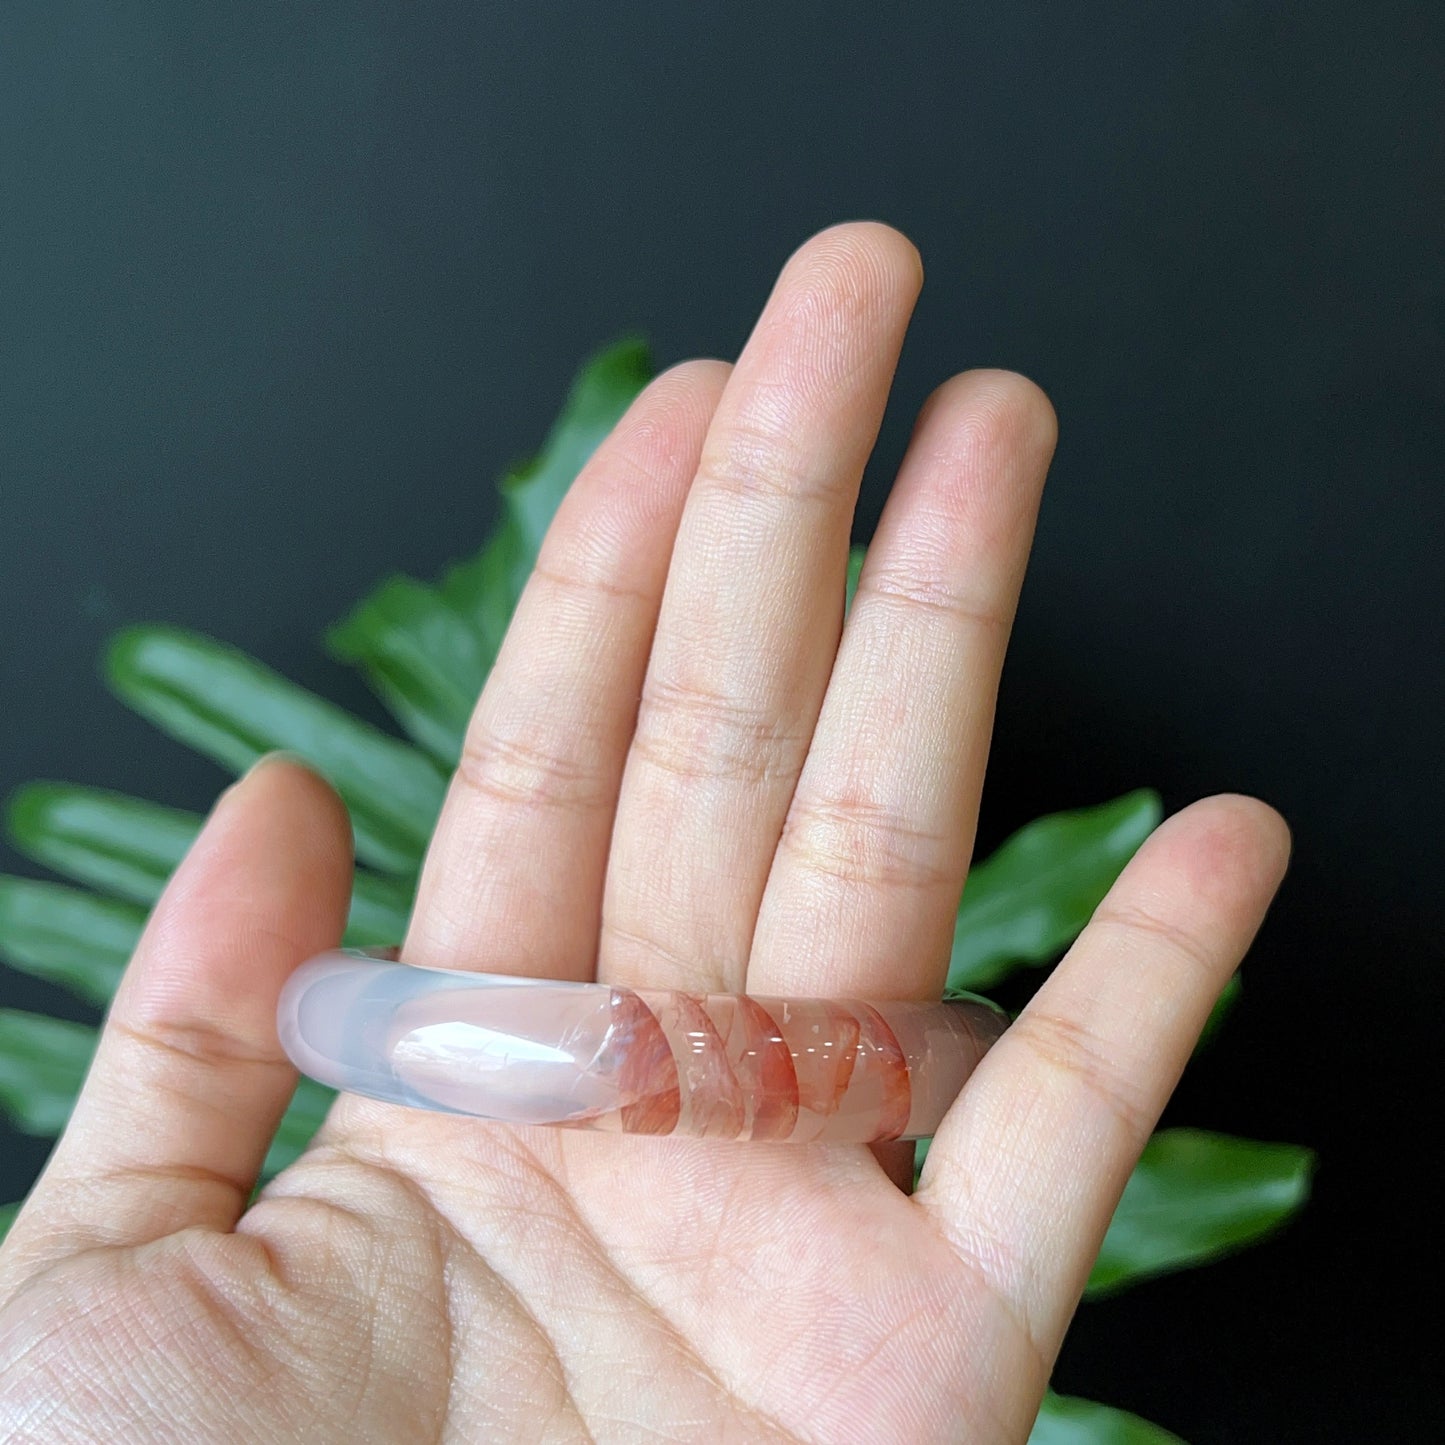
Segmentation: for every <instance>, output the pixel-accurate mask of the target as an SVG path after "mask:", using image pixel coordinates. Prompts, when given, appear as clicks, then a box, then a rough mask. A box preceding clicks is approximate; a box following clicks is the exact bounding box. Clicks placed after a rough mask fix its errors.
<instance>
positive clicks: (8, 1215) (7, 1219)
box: [0, 1199, 25, 1244]
mask: <svg viewBox="0 0 1445 1445" xmlns="http://www.w3.org/2000/svg"><path fill="white" fill-rule="evenodd" d="M24 1203H25V1201H24V1200H23V1199H17V1200H16V1201H15V1202H14V1203H13V1204H0V1244H4V1243H5V1236H6V1235H7V1234H9V1233H10V1226H11V1225H12V1224H14V1223H15V1216H16V1215H17V1214H19V1213H20V1206H21V1205H22V1204H24Z"/></svg>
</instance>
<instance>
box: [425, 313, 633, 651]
mask: <svg viewBox="0 0 1445 1445" xmlns="http://www.w3.org/2000/svg"><path fill="white" fill-rule="evenodd" d="M651 378H652V358H651V355H650V354H649V352H648V349H647V346H646V344H645V343H644V342H642V341H640V340H637V339H636V338H628V339H626V340H623V341H619V342H616V343H615V344H614V345H612V346H609V347H607V348H606V349H605V350H603V351H600V352H598V353H597V355H595V356H593V357H591V358H589V359H588V360H587V361H586V362H585V363H584V364H583V366H582V368H581V370H580V371H579V372H578V373H577V377H576V379H575V380H574V381H573V383H572V389H571V391H570V392H569V393H568V395H567V400H566V402H565V403H564V405H563V407H562V412H561V415H560V416H558V418H557V420H556V422H555V423H554V424H553V426H552V430H551V431H550V432H548V434H547V439H546V441H545V442H544V443H543V444H542V450H541V451H540V452H539V453H538V455H537V456H536V458H535V459H534V460H533V461H531V462H529V463H527V464H526V465H525V466H522V467H518V468H516V469H515V470H514V471H512V473H511V474H510V475H509V476H507V477H506V478H505V479H504V480H503V482H502V520H501V522H500V524H499V525H498V528H497V530H496V532H494V533H493V535H492V538H491V540H490V541H489V542H488V543H487V545H486V546H485V547H484V548H483V549H482V551H481V552H480V553H479V554H478V556H476V557H475V558H473V559H472V560H471V561H470V562H464V563H462V564H460V565H459V566H456V567H453V568H452V569H451V571H449V572H448V573H447V574H446V576H445V577H444V578H443V579H442V583H441V592H442V596H443V597H444V598H445V599H446V600H447V601H448V602H450V603H451V604H452V605H453V606H454V607H456V608H457V609H458V610H459V611H460V612H461V613H462V614H463V615H464V616H466V617H469V618H470V619H471V620H472V622H473V623H474V624H475V625H476V626H477V628H478V630H479V631H480V633H481V635H482V637H483V640H484V642H486V644H487V645H488V646H489V647H490V649H491V652H490V655H491V656H493V657H495V655H496V649H497V647H499V646H500V645H501V640H502V635H503V634H504V633H505V632H506V629H507V623H508V622H509V621H510V620H511V616H512V610H513V608H515V607H516V605H517V598H518V597H520V596H521V595H522V588H523V586H524V585H525V583H526V581H527V577H528V574H529V573H530V572H531V570H532V567H533V564H534V563H535V562H536V560H537V550H538V548H539V547H540V546H541V545H542V537H543V536H544V535H545V533H546V531H547V528H548V527H549V526H550V525H551V522H552V518H553V516H554V515H555V513H556V511H557V508H558V506H559V505H560V504H561V501H562V498H563V497H565V496H566V495H567V489H568V487H570V486H571V485H572V483H573V481H574V480H575V479H576V476H577V473H578V472H580V471H581V470H582V467H583V465H584V464H585V463H586V461H587V459H588V458H589V457H590V456H591V455H592V453H593V452H594V451H596V449H597V446H598V444H599V443H600V442H601V441H602V439H603V438H604V437H605V436H606V435H607V434H608V432H610V431H611V430H612V428H613V427H614V426H616V425H617V423H618V421H619V420H620V419H621V417H622V414H623V412H625V411H626V410H627V408H628V407H629V406H631V405H632V402H633V401H634V399H635V398H636V396H637V394H638V392H640V391H641V390H642V388H643V387H644V386H646V385H647V383H648V381H649V380H651Z"/></svg>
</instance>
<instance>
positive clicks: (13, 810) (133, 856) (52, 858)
mask: <svg viewBox="0 0 1445 1445" xmlns="http://www.w3.org/2000/svg"><path fill="white" fill-rule="evenodd" d="M7 822H8V824H9V832H10V837H11V839H12V840H13V841H14V844H15V846H16V847H17V848H18V849H19V850H20V851H21V852H22V853H24V854H26V855H27V856H28V857H30V858H33V859H34V860H35V861H36V862H37V863H43V864H44V865H45V866H46V867H47V868H52V869H54V870H55V872H57V873H63V874H65V875H67V876H68V877H71V878H76V879H79V880H80V881H81V882H82V883H89V884H91V885H93V886H94V887H96V888H99V889H100V890H101V891H102V892H103V893H113V894H115V895H116V896H117V897H120V898H129V899H132V900H133V901H134V902H136V903H144V904H146V905H150V904H152V903H154V902H155V901H156V899H157V898H159V897H160V892H161V889H162V888H164V887H165V884H166V879H168V878H169V877H170V876H171V874H172V873H173V872H174V871H175V868H176V865H177V864H178V863H179V862H180V861H181V859H182V857H183V856H184V855H185V852H186V849H187V848H189V847H190V846H191V844H192V842H194V841H195V836H196V834H197V833H198V832H199V831H200V828H201V822H202V819H201V818H200V817H199V816H198V815H197V814H195V813H185V812H181V811H180V810H179V809H176V808H163V807H162V806H161V805H160V804H159V803H149V802H145V801H143V800H142V799H140V798H128V797H126V796H125V795H124V794H122V793H108V792H103V791H102V790H101V789H99V788H83V787H80V786H78V785H76V784H72V783H27V784H26V785H25V786H24V787H22V788H20V789H19V790H18V791H17V792H16V793H15V795H14V797H13V798H12V799H11V800H10V808H9V814H8V818H7Z"/></svg>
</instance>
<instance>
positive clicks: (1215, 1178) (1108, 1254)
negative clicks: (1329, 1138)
mask: <svg viewBox="0 0 1445 1445" xmlns="http://www.w3.org/2000/svg"><path fill="white" fill-rule="evenodd" d="M1313 1168H1314V1155H1313V1154H1312V1153H1311V1152H1310V1151H1309V1150H1308V1149H1305V1148H1302V1147H1300V1146H1299V1145H1297V1144H1262V1143H1260V1142H1259V1141H1257V1140H1254V1139H1236V1138H1232V1137H1231V1136H1230V1135H1227V1134H1210V1133H1206V1132H1205V1131H1204V1130H1201V1129H1165V1130H1161V1131H1160V1132H1159V1133H1157V1134H1155V1135H1154V1137H1153V1138H1152V1139H1151V1140H1150V1141H1149V1143H1148V1145H1147V1147H1146V1148H1145V1150H1144V1154H1143V1157H1142V1158H1141V1159H1140V1160H1139V1163H1138V1166H1137V1167H1136V1168H1135V1170H1134V1173H1133V1174H1132V1175H1131V1176H1130V1179H1129V1183H1128V1184H1127V1185H1126V1186H1125V1189H1124V1197H1123V1198H1122V1199H1121V1200H1120V1202H1119V1207H1118V1209H1117V1210H1116V1211H1115V1212H1114V1219H1113V1222H1112V1223H1111V1224H1110V1225H1109V1232H1108V1234H1107V1235H1106V1236H1105V1237H1104V1245H1103V1248H1102V1249H1100V1251H1099V1258H1098V1261H1097V1263H1096V1264H1095V1265H1094V1269H1093V1273H1092V1274H1091V1275H1090V1276H1089V1284H1088V1290H1087V1293H1088V1294H1089V1295H1090V1296H1093V1297H1097V1296H1099V1295H1103V1294H1108V1293H1111V1292H1113V1291H1115V1290H1118V1289H1123V1288H1125V1287H1127V1286H1128V1285H1131V1284H1133V1283H1135V1282H1136V1281H1137V1280H1141V1279H1147V1278H1149V1277H1150V1276H1151V1275H1157V1274H1164V1273H1167V1272H1168V1271H1170V1270H1176V1269H1185V1268H1187V1267H1189V1266H1191V1265H1197V1264H1203V1263H1205V1262H1206V1261H1207V1260H1211V1259H1215V1258H1217V1257H1218V1256H1220V1255H1222V1254H1227V1253H1230V1252H1232V1251H1234V1250H1237V1249H1241V1248H1243V1247H1244V1246H1245V1245H1248V1244H1253V1243H1254V1242H1255V1241H1256V1240H1258V1239H1260V1238H1262V1237H1263V1236H1264V1235H1266V1234H1268V1233H1270V1232H1271V1231H1272V1230H1274V1229H1275V1228H1277V1227H1278V1226H1279V1225H1280V1224H1281V1223H1283V1222H1284V1220H1286V1219H1288V1218H1289V1216H1290V1215H1291V1214H1293V1213H1294V1212H1295V1211H1296V1210H1297V1209H1299V1208H1300V1207H1301V1206H1302V1205H1303V1204H1304V1202H1305V1200H1306V1199H1307V1198H1308V1196H1309V1189H1310V1176H1311V1173H1312V1171H1313Z"/></svg>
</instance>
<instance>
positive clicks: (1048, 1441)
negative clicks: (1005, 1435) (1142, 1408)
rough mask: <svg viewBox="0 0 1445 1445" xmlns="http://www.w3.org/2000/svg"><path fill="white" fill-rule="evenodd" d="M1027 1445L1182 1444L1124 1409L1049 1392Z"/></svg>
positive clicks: (1166, 1431) (1174, 1437) (1176, 1438)
mask: <svg viewBox="0 0 1445 1445" xmlns="http://www.w3.org/2000/svg"><path fill="white" fill-rule="evenodd" d="M1029 1445H1184V1442H1183V1441H1182V1440H1180V1438H1179V1436H1177V1435H1172V1434H1170V1432H1169V1431H1168V1430H1166V1429H1165V1428H1164V1427H1163V1426H1162V1425H1151V1424H1150V1423H1149V1421H1148V1420H1141V1419H1140V1418H1139V1416H1138V1415H1131V1414H1129V1412H1128V1411H1127V1410H1116V1409H1114V1407H1113V1406H1112V1405H1097V1404H1095V1403H1094V1401H1092V1400H1080V1399H1079V1398H1078V1397H1077V1396H1073V1395H1056V1394H1054V1392H1053V1391H1052V1390H1050V1391H1049V1392H1048V1393H1047V1394H1046V1395H1045V1396H1044V1402H1043V1404H1042V1405H1041V1406H1040V1407H1039V1418H1038V1419H1037V1421H1035V1423H1034V1428H1033V1433H1032V1434H1031V1435H1030V1436H1029Z"/></svg>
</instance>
